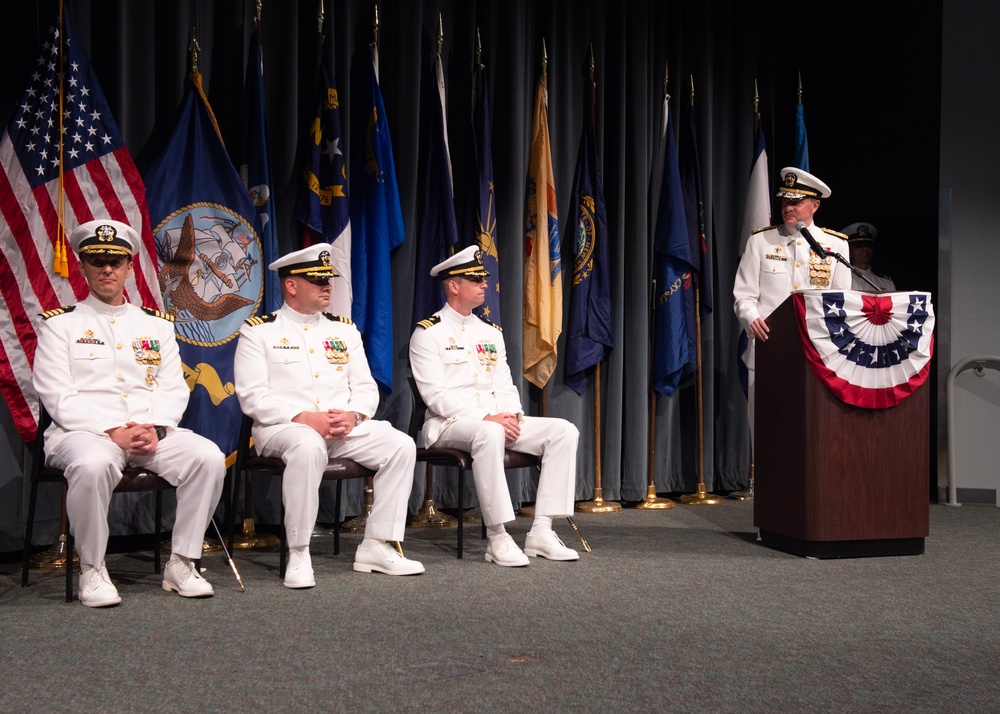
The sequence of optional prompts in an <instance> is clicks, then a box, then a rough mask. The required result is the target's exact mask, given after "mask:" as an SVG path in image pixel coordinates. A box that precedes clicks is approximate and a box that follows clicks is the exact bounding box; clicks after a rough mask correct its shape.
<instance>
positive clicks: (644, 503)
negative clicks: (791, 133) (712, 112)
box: [635, 79, 674, 511]
mask: <svg viewBox="0 0 1000 714" xmlns="http://www.w3.org/2000/svg"><path fill="white" fill-rule="evenodd" d="M663 83H664V91H666V79H664V80H663ZM653 304H654V306H655V304H656V279H655V278H654V279H653ZM654 312H655V307H654V310H651V311H650V314H654ZM655 337H656V318H655V316H654V317H653V319H652V322H651V325H650V330H649V364H650V365H652V364H653V360H654V359H655V355H654V354H653V350H654V345H655V344H656V339H655ZM655 456H656V387H654V386H650V388H649V447H648V449H647V455H646V463H648V464H649V475H648V478H647V480H646V495H645V496H644V497H643V499H642V500H641V501H640V502H639V503H637V504H636V505H635V507H636V508H638V509H640V510H643V511H658V510H665V509H667V508H673V507H674V502H673V501H671V500H670V499H669V498H660V497H659V496H657V495H656V465H655V459H654V457H655Z"/></svg>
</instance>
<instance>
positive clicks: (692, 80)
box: [688, 74, 694, 107]
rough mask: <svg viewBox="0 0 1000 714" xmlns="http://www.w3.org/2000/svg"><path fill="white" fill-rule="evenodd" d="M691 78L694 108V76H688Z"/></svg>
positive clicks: (692, 104)
mask: <svg viewBox="0 0 1000 714" xmlns="http://www.w3.org/2000/svg"><path fill="white" fill-rule="evenodd" d="M688 76H689V77H690V78H691V106H692V107H693V106H694V75H693V74H689V75H688Z"/></svg>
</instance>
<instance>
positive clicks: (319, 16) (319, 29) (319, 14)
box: [316, 0, 326, 35]
mask: <svg viewBox="0 0 1000 714" xmlns="http://www.w3.org/2000/svg"><path fill="white" fill-rule="evenodd" d="M317 5H318V7H317V8H316V33H317V34H320V35H322V34H323V21H324V20H326V8H324V7H323V0H319V3H317Z"/></svg>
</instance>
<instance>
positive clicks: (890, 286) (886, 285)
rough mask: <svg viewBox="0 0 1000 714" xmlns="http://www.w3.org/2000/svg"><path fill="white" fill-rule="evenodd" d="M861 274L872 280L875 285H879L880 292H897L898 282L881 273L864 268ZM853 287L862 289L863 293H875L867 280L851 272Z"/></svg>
mask: <svg viewBox="0 0 1000 714" xmlns="http://www.w3.org/2000/svg"><path fill="white" fill-rule="evenodd" d="M861 274H862V275H864V276H865V277H867V278H868V279H869V280H871V281H872V282H873V283H875V285H877V286H878V292H882V293H893V292H896V284H895V283H894V282H892V281H891V280H889V278H883V277H882V276H881V275H876V274H875V273H873V272H872V270H871V268H869V269H868V270H862V271H861ZM851 288H852V289H853V290H860V291H861V292H863V293H873V292H875V290H874V289H872V286H871V285H869V284H868V283H867V282H865V281H864V280H862V279H861V278H859V277H858V276H856V275H854V273H851Z"/></svg>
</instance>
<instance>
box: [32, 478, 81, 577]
mask: <svg viewBox="0 0 1000 714" xmlns="http://www.w3.org/2000/svg"><path fill="white" fill-rule="evenodd" d="M37 504H38V479H36V478H32V479H31V497H30V498H29V499H28V520H27V521H26V522H25V524H24V552H23V553H22V556H21V587H22V588H23V587H27V585H28V566H29V564H30V561H31V535H32V533H33V532H34V529H35V506H36V505H37ZM72 552H73V551H72V550H71V551H70V553H72ZM68 560H69V562H68V564H67V567H69V566H71V565H72V564H73V558H72V557H70V558H69V559H68Z"/></svg>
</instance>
